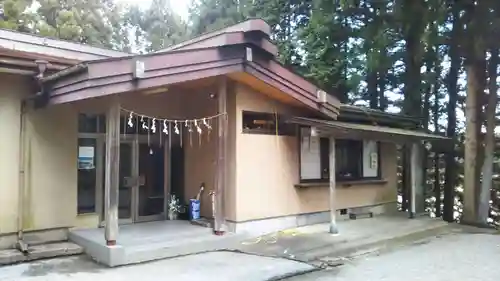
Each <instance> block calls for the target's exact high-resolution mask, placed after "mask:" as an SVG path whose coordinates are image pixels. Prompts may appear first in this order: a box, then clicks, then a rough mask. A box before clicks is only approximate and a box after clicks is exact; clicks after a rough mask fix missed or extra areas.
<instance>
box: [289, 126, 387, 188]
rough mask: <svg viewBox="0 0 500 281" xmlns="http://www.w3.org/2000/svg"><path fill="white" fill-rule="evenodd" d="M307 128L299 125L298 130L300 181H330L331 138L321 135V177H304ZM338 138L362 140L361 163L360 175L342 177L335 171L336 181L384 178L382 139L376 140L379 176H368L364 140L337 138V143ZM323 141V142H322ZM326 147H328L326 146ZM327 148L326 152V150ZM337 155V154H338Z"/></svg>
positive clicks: (306, 182)
mask: <svg viewBox="0 0 500 281" xmlns="http://www.w3.org/2000/svg"><path fill="white" fill-rule="evenodd" d="M303 128H307V126H299V130H298V152H299V165H298V172H299V183H304V184H308V183H328V182H329V181H330V164H329V158H330V140H329V138H326V137H319V142H320V144H319V145H320V148H319V149H320V152H319V153H320V155H319V159H320V178H318V179H303V178H302V155H301V154H302V152H301V151H302V138H303V135H302V131H303V130H302V129H303ZM337 140H338V141H341V140H348V141H349V140H351V141H359V142H361V161H360V163H359V165H360V169H359V172H360V175H361V176H358V177H355V178H341V177H339V176H338V174H337V172H336V173H335V176H336V177H335V181H336V182H353V181H372V180H381V179H382V162H381V160H382V157H381V142H380V141H375V142H376V146H377V148H376V150H377V176H374V177H366V176H363V174H364V169H363V163H364V162H363V161H364V160H363V149H364V144H363V141H364V140H355V139H336V142H335V144H336V145H337ZM322 143H323V144H322ZM325 147H326V148H325ZM325 149H326V152H324V150H325ZM336 155H337V154H336ZM326 162H328V166H326V167H325V164H326Z"/></svg>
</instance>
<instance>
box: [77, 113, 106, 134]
mask: <svg viewBox="0 0 500 281" xmlns="http://www.w3.org/2000/svg"><path fill="white" fill-rule="evenodd" d="M105 131H106V117H105V116H104V114H85V113H80V114H79V115H78V132H79V133H104V132H105Z"/></svg>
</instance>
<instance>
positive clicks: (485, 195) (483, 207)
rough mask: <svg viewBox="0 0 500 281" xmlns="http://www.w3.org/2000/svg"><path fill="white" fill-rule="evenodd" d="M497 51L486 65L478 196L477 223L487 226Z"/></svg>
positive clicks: (495, 96) (491, 175)
mask: <svg viewBox="0 0 500 281" xmlns="http://www.w3.org/2000/svg"><path fill="white" fill-rule="evenodd" d="M498 56H499V53H498V49H493V50H492V51H491V58H490V61H489V65H488V74H489V79H490V80H489V93H488V104H487V105H486V136H485V148H484V155H485V158H484V163H483V167H482V173H483V177H482V178H483V180H482V183H481V190H480V195H479V210H478V216H479V222H480V223H481V224H484V225H487V224H488V217H489V213H490V198H491V197H490V190H491V188H492V186H493V160H494V157H495V156H494V153H495V122H496V120H495V113H496V106H497V99H498V98H497V89H498V86H497V76H498V74H497V67H498V61H499V58H498Z"/></svg>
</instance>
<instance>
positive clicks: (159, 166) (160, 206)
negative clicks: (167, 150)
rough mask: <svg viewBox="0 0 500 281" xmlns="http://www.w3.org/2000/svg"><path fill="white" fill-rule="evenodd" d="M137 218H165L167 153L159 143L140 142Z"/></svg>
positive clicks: (148, 219) (142, 219) (146, 219)
mask: <svg viewBox="0 0 500 281" xmlns="http://www.w3.org/2000/svg"><path fill="white" fill-rule="evenodd" d="M138 157H139V161H138V162H139V163H138V169H139V171H138V172H139V186H138V188H137V220H138V221H151V220H160V219H164V218H165V214H164V208H165V161H164V160H165V154H164V149H163V146H162V145H160V144H159V143H150V144H148V143H144V142H139V143H138Z"/></svg>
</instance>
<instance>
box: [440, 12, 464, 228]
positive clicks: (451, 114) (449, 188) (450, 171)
mask: <svg viewBox="0 0 500 281" xmlns="http://www.w3.org/2000/svg"><path fill="white" fill-rule="evenodd" d="M452 9H453V10H452V17H453V29H452V34H451V44H450V49H449V52H448V54H449V56H450V68H449V71H448V75H447V77H446V88H447V90H448V98H449V101H448V105H447V107H446V112H447V124H448V125H447V128H446V136H448V137H449V138H451V139H452V140H453V149H452V150H451V151H450V152H448V153H446V156H445V165H446V170H445V174H444V179H445V180H444V181H445V184H444V200H443V219H444V220H445V221H448V222H453V221H454V220H455V217H454V213H455V211H454V207H455V185H456V181H457V164H456V162H455V155H456V151H455V144H456V143H457V136H456V129H457V113H456V110H457V103H458V83H457V81H458V74H459V71H460V66H461V59H460V55H459V49H458V48H459V45H458V44H459V37H460V34H461V29H462V27H461V20H460V16H459V14H460V7H459V6H457V5H456V4H455V5H454V6H453V8H452Z"/></svg>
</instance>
